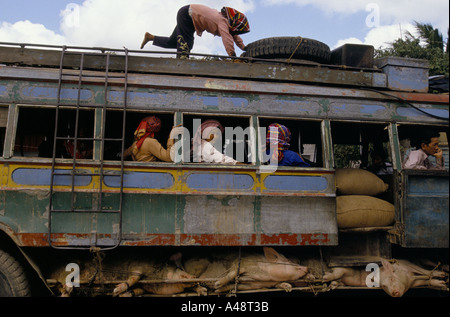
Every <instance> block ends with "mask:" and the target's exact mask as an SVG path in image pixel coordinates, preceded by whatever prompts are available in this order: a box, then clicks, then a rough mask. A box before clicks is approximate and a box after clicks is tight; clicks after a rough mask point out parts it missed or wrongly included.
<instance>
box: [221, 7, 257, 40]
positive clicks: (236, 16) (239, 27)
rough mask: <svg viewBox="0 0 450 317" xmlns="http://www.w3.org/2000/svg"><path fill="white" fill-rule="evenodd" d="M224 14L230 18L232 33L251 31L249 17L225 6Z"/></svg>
mask: <svg viewBox="0 0 450 317" xmlns="http://www.w3.org/2000/svg"><path fill="white" fill-rule="evenodd" d="M221 12H222V14H223V16H224V17H225V18H226V19H227V20H228V24H229V25H230V31H231V33H232V34H244V33H248V32H250V25H249V24H248V20H247V17H246V16H245V15H244V14H243V13H241V12H239V11H238V10H236V9H233V8H229V7H223V8H222V10H221Z"/></svg>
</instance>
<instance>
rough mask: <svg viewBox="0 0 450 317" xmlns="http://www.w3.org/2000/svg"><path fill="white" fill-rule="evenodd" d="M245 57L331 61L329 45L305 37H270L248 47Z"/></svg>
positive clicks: (325, 62) (323, 62) (324, 62)
mask: <svg viewBox="0 0 450 317" xmlns="http://www.w3.org/2000/svg"><path fill="white" fill-rule="evenodd" d="M245 57H254V58H292V59H303V60H310V61H314V62H318V63H322V64H327V63H329V62H330V60H331V50H330V48H329V47H328V45H326V44H324V43H322V42H319V41H316V40H312V39H308V38H303V37H300V36H299V37H270V38H265V39H261V40H258V41H255V42H252V43H250V44H248V45H247V48H246V52H245Z"/></svg>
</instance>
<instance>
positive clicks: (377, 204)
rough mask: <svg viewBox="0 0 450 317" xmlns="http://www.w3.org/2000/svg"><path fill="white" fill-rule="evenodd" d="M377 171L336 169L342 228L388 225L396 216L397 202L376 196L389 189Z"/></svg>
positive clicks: (340, 225) (338, 215)
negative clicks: (395, 205) (375, 172)
mask: <svg viewBox="0 0 450 317" xmlns="http://www.w3.org/2000/svg"><path fill="white" fill-rule="evenodd" d="M388 187H389V186H388V185H387V184H385V183H384V182H383V180H382V179H381V178H379V177H378V176H377V175H375V174H373V173H371V172H369V171H366V170H362V169H354V168H353V169H352V168H343V169H337V170H336V193H337V197H336V213H337V222H338V227H339V228H340V229H349V228H367V227H384V226H389V225H392V224H393V222H394V218H395V207H394V205H393V204H391V203H389V202H387V201H385V200H382V199H379V198H376V197H374V196H377V195H379V194H381V193H384V192H385V191H387V189H388Z"/></svg>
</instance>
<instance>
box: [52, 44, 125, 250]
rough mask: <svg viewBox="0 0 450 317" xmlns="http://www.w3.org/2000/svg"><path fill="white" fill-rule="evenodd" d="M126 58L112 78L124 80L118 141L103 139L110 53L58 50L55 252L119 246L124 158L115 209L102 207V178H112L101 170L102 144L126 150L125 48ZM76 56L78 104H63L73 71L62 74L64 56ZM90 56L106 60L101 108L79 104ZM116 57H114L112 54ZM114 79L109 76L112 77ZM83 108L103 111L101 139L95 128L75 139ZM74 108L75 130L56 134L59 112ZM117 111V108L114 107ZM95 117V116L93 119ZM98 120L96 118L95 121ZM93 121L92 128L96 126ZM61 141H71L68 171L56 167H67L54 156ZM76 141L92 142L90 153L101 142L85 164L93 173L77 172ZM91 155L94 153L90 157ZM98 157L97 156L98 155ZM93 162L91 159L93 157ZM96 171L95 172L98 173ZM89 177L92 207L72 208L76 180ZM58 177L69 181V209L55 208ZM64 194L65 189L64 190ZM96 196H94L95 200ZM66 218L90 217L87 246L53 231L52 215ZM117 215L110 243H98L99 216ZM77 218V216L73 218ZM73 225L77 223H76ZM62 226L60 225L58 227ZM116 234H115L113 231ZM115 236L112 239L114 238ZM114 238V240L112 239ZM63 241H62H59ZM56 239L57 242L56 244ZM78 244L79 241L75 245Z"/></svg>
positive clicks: (55, 143)
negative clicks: (115, 144) (65, 86)
mask: <svg viewBox="0 0 450 317" xmlns="http://www.w3.org/2000/svg"><path fill="white" fill-rule="evenodd" d="M124 52H125V55H124V59H125V67H124V70H123V76H114V78H115V79H123V93H124V97H123V98H124V99H123V107H122V111H123V121H122V137H121V138H105V130H106V129H105V120H106V111H107V109H108V88H109V87H110V86H109V79H110V74H109V73H110V56H111V53H109V52H105V51H104V50H102V53H101V54H99V53H96V54H94V53H89V52H87V53H86V52H80V51H74V52H69V51H68V50H67V47H66V46H64V47H63V48H62V51H61V60H60V67H59V82H58V92H57V104H56V114H55V133H54V139H53V155H52V167H51V181H50V199H49V213H48V243H49V245H50V246H51V247H52V248H55V249H78V250H79V249H89V250H97V251H98V250H110V249H114V248H116V247H118V246H119V245H120V243H121V240H122V206H123V183H124V159H123V155H120V157H121V160H120V175H119V177H120V185H119V202H118V206H117V208H115V209H113V208H108V209H106V208H104V206H103V183H104V177H105V176H107V175H108V176H111V174H105V171H104V149H105V141H113V142H121V153H123V151H124V147H125V122H126V110H127V94H128V57H129V56H128V49H126V48H125V49H124ZM69 54H70V55H79V56H80V65H79V73H78V75H77V76H76V75H75V76H76V77H78V88H77V101H76V104H69V103H63V102H62V96H61V94H62V91H63V82H64V78H65V77H69V76H71V77H73V76H74V73H73V72H65V68H64V59H65V56H66V55H69ZM89 55H100V56H105V57H106V62H105V76H104V79H105V84H104V103H103V105H102V106H99V105H82V104H81V91H82V84H83V78H84V71H85V69H84V63H85V57H86V56H89ZM115 56H117V55H115ZM112 77H113V76H111V78H112ZM83 107H88V108H90V109H92V108H94V109H98V108H100V109H101V111H102V128H101V131H102V132H101V137H100V138H98V137H97V138H96V137H95V128H94V132H93V137H89V138H86V137H83V138H80V137H79V136H78V132H79V131H78V128H79V113H80V109H81V108H83ZM74 108H75V131H74V135H73V136H69V137H68V136H61V135H59V133H58V127H59V114H60V111H61V110H62V109H74ZM114 109H115V110H117V107H115V108H114ZM95 117H97V116H95ZM95 120H97V119H95ZM95 120H94V125H95ZM63 140H70V141H72V142H73V155H72V156H73V157H72V166H71V169H64V168H58V167H64V166H67V161H66V162H65V163H61V162H58V160H57V157H56V153H57V144H58V143H61V141H63ZM79 141H92V145H93V151H95V148H96V147H97V149H98V142H101V146H100V154H97V158H99V160H92V161H90V162H89V163H88V164H87V165H89V166H91V169H92V170H94V171H95V172H88V173H86V172H85V170H84V171H83V170H82V169H79V159H78V158H77V155H76V153H77V147H78V143H79ZM92 155H93V156H94V152H93V154H92ZM99 155H100V156H99ZM92 158H93V159H94V157H92ZM84 165H86V162H84ZM96 170H97V171H98V172H97V171H96ZM86 176H88V177H91V183H93V184H94V185H93V189H92V190H90V191H89V190H88V192H92V198H91V199H92V205H91V208H79V207H78V208H77V207H76V206H75V201H76V196H77V195H78V194H80V193H81V191H77V188H76V187H77V186H76V182H77V178H78V177H86ZM114 176H115V177H117V175H114ZM57 177H70V179H71V182H70V183H71V184H70V185H71V188H70V190H69V193H70V206H69V208H60V207H58V206H56V205H57V204H55V198H56V197H57V195H62V194H63V193H64V190H59V191H58V190H57V188H56V187H57V186H60V185H58V183H57V181H56V178H57ZM95 177H97V178H98V182H97V183H98V188H95V187H96V186H97V185H95V182H94V178H95ZM65 191H66V192H67V189H66V190H65ZM95 196H96V197H95ZM63 214H65V215H66V216H65V217H63V219H64V220H63V222H64V221H67V220H68V219H70V217H67V215H90V216H91V223H90V226H91V228H90V229H91V231H90V233H88V234H89V236H90V239H89V244H87V243H85V242H84V243H80V239H79V238H77V236H78V237H79V236H80V233H78V232H66V231H65V230H64V229H59V232H54V227H55V226H56V225H55V219H54V216H56V215H63ZM104 214H108V215H116V216H117V218H118V219H117V223H116V224H115V225H116V227H115V229H114V225H113V226H112V227H111V230H112V231H111V238H110V239H107V240H108V241H109V243H104V242H103V243H100V244H99V243H98V235H99V234H98V231H97V229H98V220H99V219H98V218H99V215H104ZM75 219H76V217H75ZM60 221H61V220H60ZM75 225H76V224H75ZM60 226H61V224H60ZM114 231H115V232H114ZM71 234H73V235H74V236H73V237H69V236H70V235H71ZM83 234H84V235H85V234H86V233H85V232H84V233H82V234H81V235H83ZM61 236H64V238H61ZM114 236H115V237H114ZM55 237H56V238H55ZM113 237H114V238H113ZM61 239H62V241H61ZM58 240H59V243H58ZM70 241H75V242H74V243H71V242H70ZM77 241H78V242H77Z"/></svg>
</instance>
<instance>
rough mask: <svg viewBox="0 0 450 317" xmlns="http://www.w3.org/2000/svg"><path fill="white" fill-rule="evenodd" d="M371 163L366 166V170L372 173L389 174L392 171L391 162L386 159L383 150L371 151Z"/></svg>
mask: <svg viewBox="0 0 450 317" xmlns="http://www.w3.org/2000/svg"><path fill="white" fill-rule="evenodd" d="M371 157H372V165H370V166H369V167H367V170H368V171H370V172H372V173H374V174H375V175H378V176H380V175H390V174H393V173H394V169H393V167H392V163H391V162H388V161H386V155H385V154H384V151H381V150H379V151H375V152H372V155H371Z"/></svg>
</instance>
